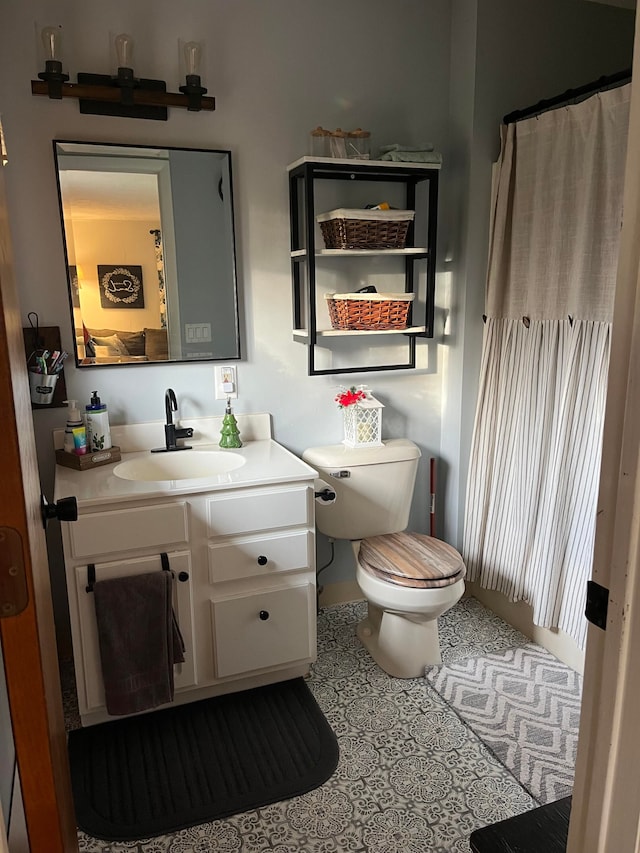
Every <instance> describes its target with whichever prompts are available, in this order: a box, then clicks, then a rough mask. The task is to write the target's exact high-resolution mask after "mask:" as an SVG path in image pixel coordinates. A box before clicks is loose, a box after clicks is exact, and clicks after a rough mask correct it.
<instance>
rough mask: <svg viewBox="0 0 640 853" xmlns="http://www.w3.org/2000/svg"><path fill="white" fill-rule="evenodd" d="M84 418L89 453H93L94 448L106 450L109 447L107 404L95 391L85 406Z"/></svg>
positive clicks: (109, 434)
mask: <svg viewBox="0 0 640 853" xmlns="http://www.w3.org/2000/svg"><path fill="white" fill-rule="evenodd" d="M84 420H85V424H86V427H87V449H88V451H89V453H94V452H95V451H96V450H108V449H109V448H110V447H111V430H110V429H109V415H108V413H107V406H106V404H105V403H103V402H102V401H101V400H100V397H98V392H97V391H93V393H92V396H91V402H90V403H89V405H88V406H85V415H84Z"/></svg>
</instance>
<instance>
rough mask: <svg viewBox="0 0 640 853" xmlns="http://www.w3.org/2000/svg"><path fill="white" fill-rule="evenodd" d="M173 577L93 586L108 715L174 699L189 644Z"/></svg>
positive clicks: (165, 574) (152, 575)
mask: <svg viewBox="0 0 640 853" xmlns="http://www.w3.org/2000/svg"><path fill="white" fill-rule="evenodd" d="M172 585H173V577H172V575H171V572H168V571H161V572H152V573H150V574H143V575H134V576H132V577H122V578H113V579H110V580H104V581H96V582H95V584H94V587H93V592H94V595H95V606H96V621H97V625H98V639H99V644H100V659H101V663H102V678H103V681H104V691H105V700H106V706H107V711H108V713H109V714H112V715H122V714H135V713H137V712H138V711H147V710H149V709H151V708H155V707H157V706H158V705H163V704H165V703H167V702H171V701H172V700H173V690H174V686H173V665H174V663H181V662H182V661H184V654H183V652H184V644H183V643H182V637H181V635H180V631H179V629H178V626H177V623H176V621H175V617H174V614H173V607H172Z"/></svg>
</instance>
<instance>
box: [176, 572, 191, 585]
mask: <svg viewBox="0 0 640 853" xmlns="http://www.w3.org/2000/svg"><path fill="white" fill-rule="evenodd" d="M178 580H179V581H181V582H182V583H184V582H185V581H188V580H189V572H180V574H179V575H178Z"/></svg>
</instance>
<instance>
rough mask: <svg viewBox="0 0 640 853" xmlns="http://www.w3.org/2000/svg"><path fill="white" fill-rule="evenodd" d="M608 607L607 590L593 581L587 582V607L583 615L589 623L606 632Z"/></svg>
mask: <svg viewBox="0 0 640 853" xmlns="http://www.w3.org/2000/svg"><path fill="white" fill-rule="evenodd" d="M608 607H609V590H608V589H607V588H606V587H604V586H600V584H599V583H596V582H595V581H587V606H586V608H585V611H584V615H585V616H586V617H587V619H588V620H589V622H591V623H592V624H593V625H597V627H598V628H602V630H603V631H606V630H607V608H608Z"/></svg>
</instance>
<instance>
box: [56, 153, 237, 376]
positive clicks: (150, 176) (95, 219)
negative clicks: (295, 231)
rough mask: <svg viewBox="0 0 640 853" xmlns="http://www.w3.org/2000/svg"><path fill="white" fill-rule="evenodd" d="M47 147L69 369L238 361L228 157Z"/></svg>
mask: <svg viewBox="0 0 640 853" xmlns="http://www.w3.org/2000/svg"><path fill="white" fill-rule="evenodd" d="M53 147H54V153H55V161H56V171H57V178H58V191H59V197H60V213H61V218H62V226H63V234H64V243H65V254H66V261H67V271H68V280H69V303H70V307H71V317H72V326H73V336H74V341H75V352H76V364H77V365H78V366H79V367H94V366H96V365H105V364H106V365H117V364H123V365H131V364H149V363H158V362H179V361H188V362H193V361H212V360H214V361H218V360H228V359H233V358H239V357H240V340H239V320H238V298H237V282H236V256H235V236H234V220H233V193H232V178H231V153H230V152H229V151H219V150H204V149H187V148H167V147H164V148H152V147H148V146H134V145H126V146H125V145H116V144H110V143H89V142H68V141H64V140H55V141H54V143H53Z"/></svg>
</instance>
